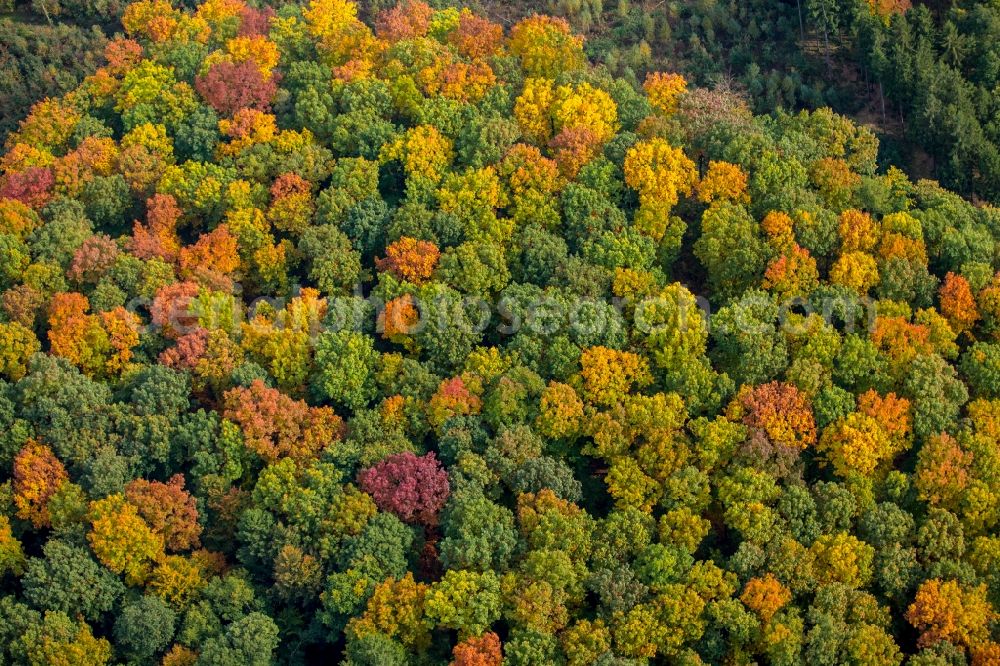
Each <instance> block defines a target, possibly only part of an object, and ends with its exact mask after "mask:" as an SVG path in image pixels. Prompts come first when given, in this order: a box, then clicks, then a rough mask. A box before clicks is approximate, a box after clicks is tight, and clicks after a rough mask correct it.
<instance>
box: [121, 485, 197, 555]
mask: <svg viewBox="0 0 1000 666" xmlns="http://www.w3.org/2000/svg"><path fill="white" fill-rule="evenodd" d="M125 498H126V499H127V500H128V501H129V503H130V504H132V505H133V506H134V507H135V508H136V509H138V510H139V515H140V516H142V518H143V520H145V521H146V523H147V524H148V525H149V526H150V528H151V529H152V530H153V531H154V532H156V533H157V534H159V535H160V536H161V537H163V543H164V545H165V546H166V547H167V549H168V550H173V551H180V550H187V549H189V548H197V547H198V545H199V540H198V537H199V535H201V525H199V524H198V509H197V508H196V507H195V500H194V498H193V497H191V495H190V493H188V492H187V491H186V490H184V476H183V475H181V474H174V475H173V476H172V477H170V480H169V481H167V482H166V483H161V482H160V481H147V480H146V479H135V480H134V481H132V482H131V483H129V484H128V486H126V488H125Z"/></svg>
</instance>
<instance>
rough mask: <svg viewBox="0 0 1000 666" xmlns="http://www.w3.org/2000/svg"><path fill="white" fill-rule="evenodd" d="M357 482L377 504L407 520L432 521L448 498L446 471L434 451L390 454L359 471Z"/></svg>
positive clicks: (411, 521)
mask: <svg viewBox="0 0 1000 666" xmlns="http://www.w3.org/2000/svg"><path fill="white" fill-rule="evenodd" d="M358 483H359V484H360V486H361V489H362V490H364V491H365V492H366V493H368V494H369V495H371V496H372V498H373V499H374V500H375V504H376V505H378V508H380V509H382V510H383V511H388V512H390V513H394V514H396V516H398V517H399V518H400V519H401V520H403V521H405V522H408V523H423V524H425V525H433V524H434V523H435V522H436V521H437V513H438V511H440V510H441V508H442V507H443V506H444V503H445V502H446V501H447V500H448V474H447V472H445V471H444V470H443V469H442V468H441V464H440V463H439V462H438V461H437V460H436V459H435V457H434V453H433V452H431V453H428V454H427V455H424V456H416V455H414V454H412V453H410V452H409V451H407V452H405V453H399V454H396V455H394V456H389V457H388V458H386V459H385V460H383V461H381V462H380V463H378V464H377V465H375V466H374V467H371V468H369V469H366V470H363V471H362V472H361V473H360V474H358Z"/></svg>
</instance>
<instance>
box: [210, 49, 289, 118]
mask: <svg viewBox="0 0 1000 666" xmlns="http://www.w3.org/2000/svg"><path fill="white" fill-rule="evenodd" d="M194 87H195V89H196V90H197V91H198V93H199V94H201V96H202V97H204V98H205V101H206V102H208V104H209V106H211V107H212V108H213V109H215V110H216V111H217V112H218V113H219V115H221V116H225V117H227V118H228V117H230V116H232V115H233V114H235V113H236V112H237V111H239V110H240V109H257V110H259V111H268V110H269V109H270V108H271V100H273V99H274V93H275V92H277V90H278V76H277V74H274V75H272V76H271V77H270V78H267V79H265V78H264V75H263V74H261V72H260V67H258V66H257V64H256V63H255V62H253V61H252V60H246V61H244V62H240V63H235V64H234V63H232V62H227V61H222V62H217V63H215V64H214V65H212V66H211V68H209V70H208V71H207V72H205V74H203V75H201V76H199V77H197V78H196V79H195V81H194Z"/></svg>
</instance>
